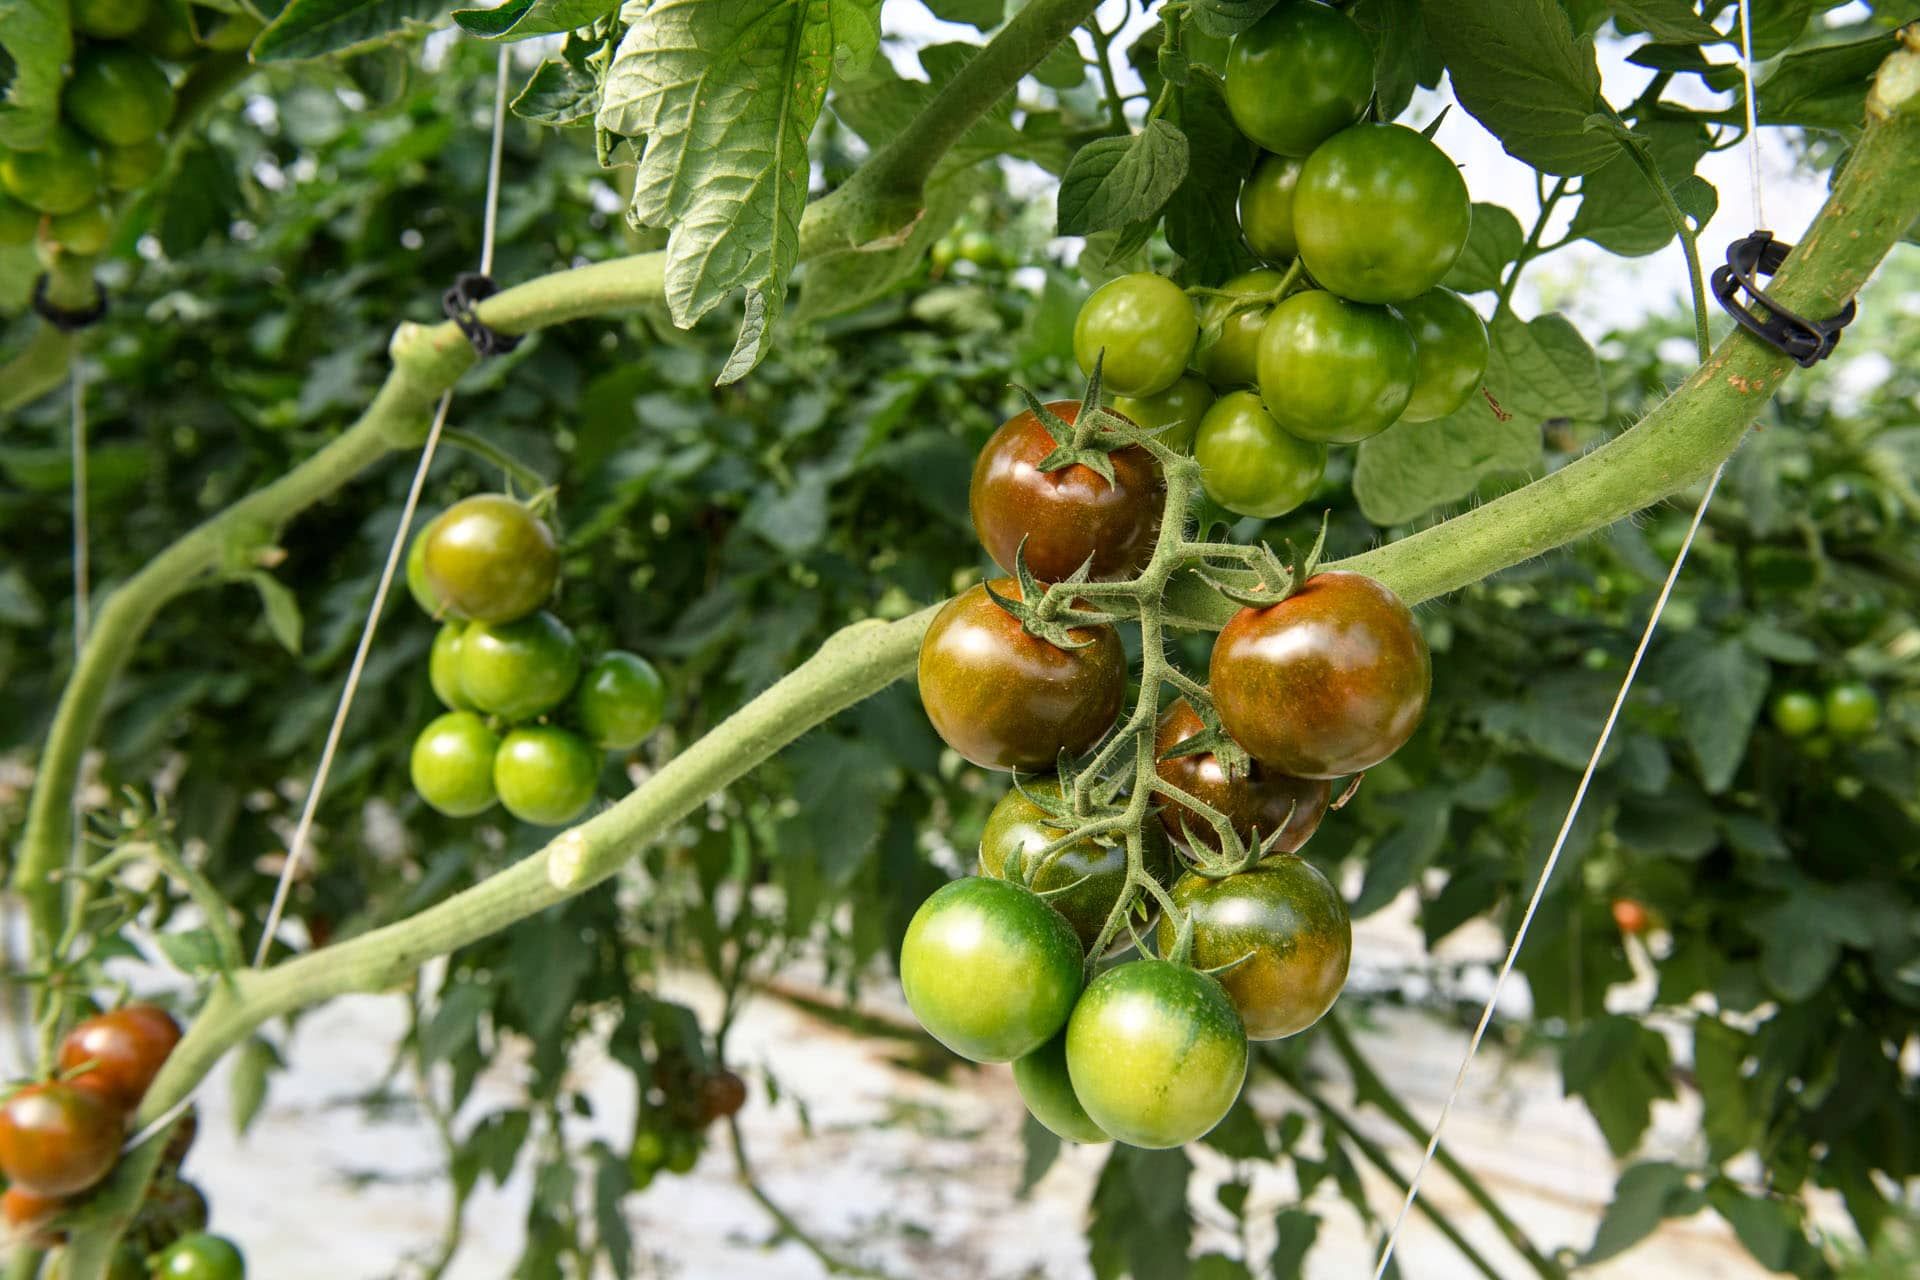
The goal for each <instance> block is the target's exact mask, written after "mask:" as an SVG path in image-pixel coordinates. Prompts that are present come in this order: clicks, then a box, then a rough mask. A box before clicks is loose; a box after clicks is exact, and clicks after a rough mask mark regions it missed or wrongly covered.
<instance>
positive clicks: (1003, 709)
mask: <svg viewBox="0 0 1920 1280" xmlns="http://www.w3.org/2000/svg"><path fill="white" fill-rule="evenodd" d="M993 589H994V590H995V591H997V592H998V593H999V594H1000V595H1001V597H1002V598H1004V599H1008V600H1018V599H1020V598H1021V595H1020V585H1019V583H1017V582H1015V581H1014V580H1013V579H1011V578H1001V579H998V580H996V581H995V582H994V583H993ZM1070 634H1071V635H1072V637H1073V638H1074V639H1075V640H1085V641H1091V643H1089V644H1087V645H1086V646H1085V647H1083V648H1078V649H1059V648H1055V647H1054V646H1053V645H1051V644H1048V643H1047V642H1046V641H1045V640H1041V639H1039V638H1038V637H1036V636H1032V635H1029V634H1028V633H1027V632H1026V630H1025V629H1024V628H1022V627H1021V625H1020V623H1019V622H1018V621H1017V620H1016V619H1015V618H1014V617H1013V615H1012V614H1010V613H1008V612H1007V611H1006V610H1005V609H1002V608H1001V607H1000V606H999V605H997V604H995V603H994V602H993V600H992V598H991V597H989V596H988V595H987V591H986V587H985V586H984V585H979V586H974V587H971V588H969V589H968V590H966V591H964V592H962V593H961V594H960V595H958V596H955V597H954V598H953V599H952V600H949V601H948V602H947V604H946V606H945V607H944V608H942V609H941V610H940V612H939V613H938V614H937V615H935V617H934V619H933V622H932V624H931V625H930V626H929V627H928V628H927V634H926V637H925V638H924V639H923V640H922V641H921V643H920V667H919V675H920V703H921V705H922V706H924V707H925V708H926V711H927V718H928V719H929V720H931V721H932V722H933V727H934V730H935V731H936V732H938V733H939V735H940V737H941V738H942V739H944V740H945V742H946V744H947V745H948V746H950V747H952V748H953V749H954V750H955V751H958V752H959V753H960V754H961V755H963V756H965V757H966V758H967V759H968V760H971V761H972V762H973V763H975V764H977V765H979V766H981V767H982V768H985V769H1008V770H1011V769H1021V770H1033V771H1039V772H1044V771H1051V770H1052V769H1053V768H1054V766H1055V765H1056V764H1057V763H1058V760H1059V756H1060V753H1061V752H1062V751H1065V752H1066V753H1067V754H1068V755H1070V756H1077V755H1080V754H1081V753H1082V752H1084V751H1086V750H1087V749H1089V748H1090V747H1092V746H1093V745H1094V744H1095V743H1096V742H1098V741H1099V740H1100V738H1101V736H1102V735H1104V734H1105V733H1106V732H1107V730H1108V729H1110V728H1112V727H1113V722H1114V721H1115V720H1116V719H1118V718H1119V716H1120V704H1121V703H1122V701H1124V700H1125V698H1126V693H1127V658H1126V652H1125V651H1124V650H1123V649H1122V648H1121V647H1120V633H1119V632H1117V631H1115V630H1114V629H1113V628H1112V627H1111V626H1105V625H1102V626H1097V627H1076V628H1074V630H1073V631H1072V632H1071V633H1070Z"/></svg>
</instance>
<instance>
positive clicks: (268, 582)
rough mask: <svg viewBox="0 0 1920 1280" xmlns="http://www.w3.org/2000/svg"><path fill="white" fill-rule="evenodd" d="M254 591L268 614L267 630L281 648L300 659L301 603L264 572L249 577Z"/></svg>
mask: <svg viewBox="0 0 1920 1280" xmlns="http://www.w3.org/2000/svg"><path fill="white" fill-rule="evenodd" d="M247 576H248V578H249V580H250V581H252V583H253V589H254V590H255V591H258V592H259V593H260V604H261V607H262V608H264V609H265V610H266V613H267V630H269V631H271V632H273V638H274V639H275V640H278V641H279V642H280V647H281V648H283V649H285V650H286V651H287V652H288V653H291V654H293V655H294V656H295V657H298V656H299V654H300V625H301V623H300V601H299V600H298V599H297V598H295V596H294V594H293V592H292V591H290V590H288V589H287V585H286V584H285V583H283V582H281V581H280V580H279V579H278V578H276V577H274V576H273V575H272V574H270V573H267V572H265V571H264V570H262V571H258V572H255V573H251V574H249V575H247Z"/></svg>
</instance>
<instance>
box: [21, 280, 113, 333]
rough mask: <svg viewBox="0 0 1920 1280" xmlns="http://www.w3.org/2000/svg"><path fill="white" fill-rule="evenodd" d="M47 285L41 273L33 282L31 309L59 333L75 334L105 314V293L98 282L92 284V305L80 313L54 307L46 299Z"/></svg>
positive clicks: (50, 301)
mask: <svg viewBox="0 0 1920 1280" xmlns="http://www.w3.org/2000/svg"><path fill="white" fill-rule="evenodd" d="M47 284H48V280H47V274H46V272H44V271H43V272H41V273H40V278H39V279H38V280H35V281H34V282H33V309H34V310H35V311H37V312H39V313H40V318H41V319H42V320H45V321H46V322H47V323H48V324H50V325H52V326H53V327H54V328H56V329H58V330H59V331H60V332H62V333H77V332H78V331H79V330H81V329H85V328H86V327H87V326H89V325H92V324H95V323H97V322H98V321H99V319H100V317H101V316H104V315H106V314H107V291H106V289H105V288H103V287H102V286H101V284H100V282H99V281H98V280H95V281H94V282H93V305H92V306H90V307H88V308H86V309H85V310H82V311H69V310H67V309H66V308H65V307H61V306H56V305H54V303H53V302H52V300H50V299H49V298H48V297H47Z"/></svg>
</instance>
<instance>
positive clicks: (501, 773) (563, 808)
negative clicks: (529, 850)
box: [492, 725, 600, 827]
mask: <svg viewBox="0 0 1920 1280" xmlns="http://www.w3.org/2000/svg"><path fill="white" fill-rule="evenodd" d="M492 765H493V789H494V790H495V791H497V792H498V793H499V795H500V803H501V805H502V806H504V807H505V809H506V811H507V812H508V813H510V814H512V815H513V816H514V817H516V818H518V819H520V820H521V821H522V822H532V823H536V824H538V825H540V826H543V827H558V826H564V825H565V824H567V823H569V822H572V821H573V820H574V819H575V818H578V817H579V816H580V815H581V814H582V813H585V812H586V809H587V806H588V805H589V804H591V803H593V791H594V785H595V783H597V782H598V781H599V778H600V754H599V752H597V751H595V750H594V749H593V747H592V746H591V745H589V744H588V742H587V741H586V740H585V739H584V738H582V737H581V736H580V735H579V734H577V733H574V732H572V731H571V730H569V729H562V728H559V727H557V726H555V725H522V726H520V727H519V728H517V729H515V730H513V731H512V732H511V733H509V734H507V736H506V737H504V738H502V739H500V746H499V749H498V750H496V751H495V752H494V754H493V761H492Z"/></svg>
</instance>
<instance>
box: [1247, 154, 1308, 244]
mask: <svg viewBox="0 0 1920 1280" xmlns="http://www.w3.org/2000/svg"><path fill="white" fill-rule="evenodd" d="M1299 181H1300V161H1299V160H1298V159H1297V158H1295V157H1293V156H1262V157H1260V163H1259V164H1257V165H1255V166H1254V167H1253V173H1252V174H1251V175H1249V176H1248V178H1247V180H1246V181H1245V182H1243V183H1241V184H1240V231H1241V233H1242V234H1243V235H1245V236H1246V238H1247V247H1248V248H1249V249H1252V250H1253V252H1254V253H1255V254H1256V255H1257V256H1259V257H1262V258H1265V259H1266V260H1267V261H1268V262H1292V261H1293V260H1294V258H1295V257H1297V256H1298V255H1299V253H1300V241H1299V240H1298V239H1297V238H1296V237H1295V236H1294V234H1293V189H1294V187H1295V185H1297V184H1298V183H1299Z"/></svg>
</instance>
